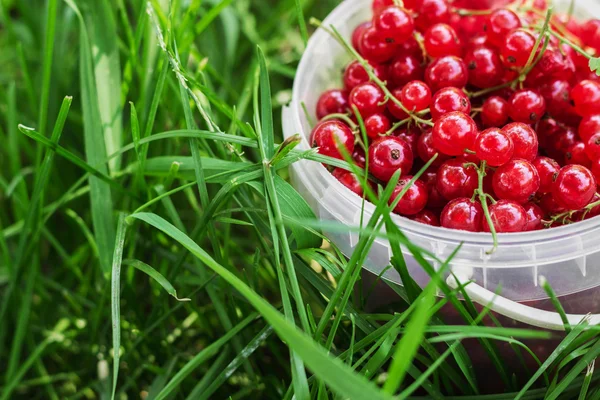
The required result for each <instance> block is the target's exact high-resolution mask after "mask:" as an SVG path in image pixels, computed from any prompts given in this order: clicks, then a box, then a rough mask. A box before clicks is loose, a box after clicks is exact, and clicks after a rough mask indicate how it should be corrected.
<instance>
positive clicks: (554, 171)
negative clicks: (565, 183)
mask: <svg viewBox="0 0 600 400" xmlns="http://www.w3.org/2000/svg"><path fill="white" fill-rule="evenodd" d="M532 164H533V166H534V167H535V170H536V171H537V173H538V175H539V177H540V188H539V190H538V192H539V193H542V194H544V193H550V192H551V191H552V187H553V186H554V178H555V177H556V175H558V172H559V171H560V165H559V164H558V163H557V162H556V161H555V160H553V159H551V158H549V157H537V158H536V159H535V160H533V162H532Z"/></svg>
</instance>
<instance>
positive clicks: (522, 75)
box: [516, 33, 550, 89]
mask: <svg viewBox="0 0 600 400" xmlns="http://www.w3.org/2000/svg"><path fill="white" fill-rule="evenodd" d="M544 36H545V40H544V45H543V46H542V51H541V52H540V54H539V55H538V56H537V58H536V59H535V61H534V62H533V63H532V64H531V65H530V66H528V67H527V68H526V69H524V70H523V72H521V73H520V74H519V77H518V78H517V79H516V81H518V82H519V83H520V84H521V89H522V88H523V87H522V86H523V82H525V80H526V79H527V75H529V73H530V72H531V71H532V70H533V69H534V68H535V66H536V65H537V64H538V63H539V62H540V60H541V59H542V57H543V56H544V53H545V52H546V49H547V48H548V45H549V44H550V37H549V36H548V34H547V33H546V34H545V35H544Z"/></svg>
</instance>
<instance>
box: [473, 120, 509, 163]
mask: <svg viewBox="0 0 600 400" xmlns="http://www.w3.org/2000/svg"><path fill="white" fill-rule="evenodd" d="M514 152H515V146H514V144H513V142H512V140H510V138H509V137H508V136H507V135H506V133H504V132H502V131H501V130H500V129H498V128H490V129H487V130H485V131H483V132H481V134H480V135H479V136H478V137H477V140H476V141H475V153H476V154H477V157H478V158H479V159H480V160H482V161H486V162H487V163H488V165H489V166H490V167H499V166H501V165H504V164H506V163H507V162H509V161H510V160H511V159H512V157H513V154H514Z"/></svg>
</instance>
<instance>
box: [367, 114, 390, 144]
mask: <svg viewBox="0 0 600 400" xmlns="http://www.w3.org/2000/svg"><path fill="white" fill-rule="evenodd" d="M364 123H365V130H366V131H367V136H368V137H369V138H371V139H377V138H378V137H379V136H381V135H384V134H386V133H387V131H389V130H390V128H391V127H392V124H391V123H390V120H389V119H388V117H386V116H385V115H383V114H373V115H371V116H370V117H368V118H367V119H365V121H364Z"/></svg>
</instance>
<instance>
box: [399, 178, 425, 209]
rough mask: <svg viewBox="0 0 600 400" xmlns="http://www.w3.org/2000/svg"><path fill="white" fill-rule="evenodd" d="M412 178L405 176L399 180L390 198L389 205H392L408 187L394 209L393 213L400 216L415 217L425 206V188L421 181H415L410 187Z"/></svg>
mask: <svg viewBox="0 0 600 400" xmlns="http://www.w3.org/2000/svg"><path fill="white" fill-rule="evenodd" d="M412 178H413V177H412V176H405V177H402V179H400V181H399V182H398V185H397V186H396V188H395V189H394V193H393V194H392V197H391V198H390V204H392V203H393V202H394V201H395V200H396V199H397V198H398V196H399V195H400V194H401V193H402V191H403V190H404V189H405V188H406V187H408V190H407V191H406V193H405V194H404V196H402V198H401V199H400V201H399V202H398V205H396V207H395V208H394V211H395V212H396V213H397V214H400V215H415V214H418V213H419V212H420V211H422V210H423V209H424V208H425V206H426V205H427V200H428V190H427V186H426V185H425V184H424V183H423V182H421V181H415V182H414V183H413V184H412V185H411V184H410V180H411V179H412Z"/></svg>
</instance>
